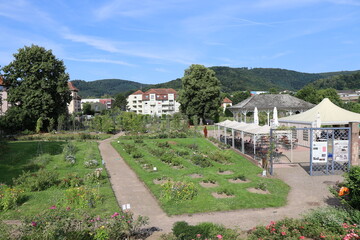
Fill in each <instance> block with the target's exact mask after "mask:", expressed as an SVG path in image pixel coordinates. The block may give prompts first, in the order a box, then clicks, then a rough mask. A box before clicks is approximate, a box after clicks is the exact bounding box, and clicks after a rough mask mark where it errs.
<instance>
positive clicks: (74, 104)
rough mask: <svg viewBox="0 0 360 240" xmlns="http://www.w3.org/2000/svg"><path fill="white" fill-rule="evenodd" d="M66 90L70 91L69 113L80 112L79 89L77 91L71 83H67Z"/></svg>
mask: <svg viewBox="0 0 360 240" xmlns="http://www.w3.org/2000/svg"><path fill="white" fill-rule="evenodd" d="M68 88H69V90H70V91H71V102H70V103H69V105H68V110H69V113H70V114H72V113H77V112H81V97H80V96H79V89H77V88H76V87H75V86H74V85H73V83H72V82H68Z"/></svg>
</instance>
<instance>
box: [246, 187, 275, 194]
mask: <svg viewBox="0 0 360 240" xmlns="http://www.w3.org/2000/svg"><path fill="white" fill-rule="evenodd" d="M246 190H248V191H249V192H251V193H259V194H270V192H269V191H268V190H265V191H264V190H261V189H258V188H248V189H246Z"/></svg>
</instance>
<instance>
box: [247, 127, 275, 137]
mask: <svg viewBox="0 0 360 240" xmlns="http://www.w3.org/2000/svg"><path fill="white" fill-rule="evenodd" d="M270 129H271V127H270V126H268V125H265V126H259V127H258V128H254V129H250V130H247V131H246V132H247V133H251V134H256V135H264V134H270Z"/></svg>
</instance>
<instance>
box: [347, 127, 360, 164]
mask: <svg viewBox="0 0 360 240" xmlns="http://www.w3.org/2000/svg"><path fill="white" fill-rule="evenodd" d="M349 125H350V128H351V166H359V165H360V164H359V123H358V122H351V123H349Z"/></svg>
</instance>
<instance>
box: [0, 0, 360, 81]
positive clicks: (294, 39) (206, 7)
mask: <svg viewBox="0 0 360 240" xmlns="http://www.w3.org/2000/svg"><path fill="white" fill-rule="evenodd" d="M0 33H1V34H0V36H1V37H0V65H1V66H4V65H7V64H8V63H10V62H11V61H12V60H13V56H12V54H13V53H16V52H17V50H18V49H19V48H22V47H24V46H25V45H26V46H29V45H31V44H37V45H40V46H43V47H45V48H46V49H52V51H53V53H54V54H55V55H56V57H57V58H59V59H62V60H63V61H64V63H65V65H66V67H67V72H68V73H69V74H70V78H71V80H74V79H82V80H86V81H92V80H97V79H104V78H120V79H126V80H132V81H137V82H141V83H160V82H166V81H170V80H173V79H176V78H178V77H182V76H183V74H184V70H185V69H186V68H188V67H189V66H190V65H191V64H194V63H196V64H203V65H205V66H207V67H210V66H229V67H249V68H254V67H264V68H265V67H271V68H284V69H290V70H295V71H300V72H309V73H314V72H329V71H340V70H359V69H360V0H223V1H219V0H207V1H205V0H139V1H134V0H111V1H94V0H82V1H73V0H68V1H65V0H64V1H60V0H51V1H49V0H32V1H30V0H29V1H26V0H11V1H9V0H0Z"/></svg>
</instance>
